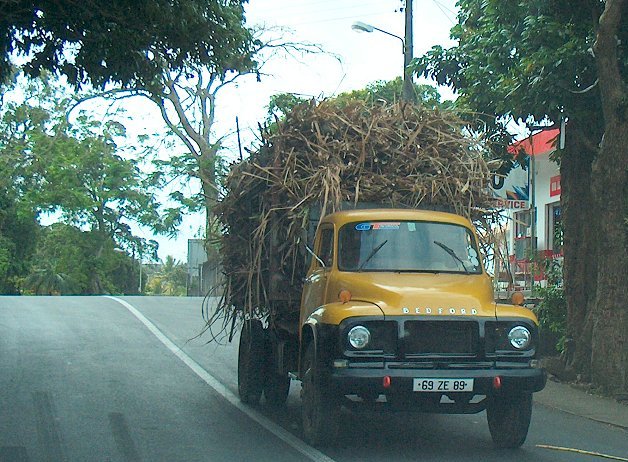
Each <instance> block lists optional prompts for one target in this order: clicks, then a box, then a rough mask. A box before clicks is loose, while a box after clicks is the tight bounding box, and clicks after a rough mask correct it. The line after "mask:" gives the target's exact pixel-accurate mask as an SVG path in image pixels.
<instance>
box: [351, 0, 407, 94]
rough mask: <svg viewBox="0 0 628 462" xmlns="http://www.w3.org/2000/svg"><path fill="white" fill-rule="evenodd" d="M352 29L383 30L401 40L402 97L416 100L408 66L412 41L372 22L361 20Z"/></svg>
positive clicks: (363, 30) (384, 32)
mask: <svg viewBox="0 0 628 462" xmlns="http://www.w3.org/2000/svg"><path fill="white" fill-rule="evenodd" d="M410 3H411V2H410ZM351 29H353V30H354V31H357V32H368V33H371V32H373V31H377V32H381V33H382V34H386V35H390V36H391V37H395V38H396V39H399V40H401V47H402V52H403V87H402V90H401V99H403V100H404V101H415V94H414V88H413V87H412V75H411V73H410V69H409V68H408V66H409V65H410V61H412V45H411V41H408V42H406V40H404V39H403V38H402V37H399V36H398V35H395V34H392V33H390V32H388V31H386V30H384V29H380V28H379V27H375V26H372V25H370V24H366V23H363V22H361V21H356V22H354V23H353V24H352V25H351ZM406 33H407V32H406ZM410 37H411V35H410Z"/></svg>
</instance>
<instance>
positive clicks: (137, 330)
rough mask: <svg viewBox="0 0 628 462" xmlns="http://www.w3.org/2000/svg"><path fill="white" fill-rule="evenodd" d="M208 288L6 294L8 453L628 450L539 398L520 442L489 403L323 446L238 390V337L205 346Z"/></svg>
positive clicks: (552, 455) (409, 456) (608, 431)
mask: <svg viewBox="0 0 628 462" xmlns="http://www.w3.org/2000/svg"><path fill="white" fill-rule="evenodd" d="M201 301H202V300H201V299H200V298H168V297H120V299H119V300H116V299H113V298H107V297H0V462H8V461H11V462H26V461H29V462H32V461H46V462H65V461H81V462H83V461H103V462H104V461H107V462H117V461H122V462H129V461H146V462H152V461H169V462H174V461H182V462H188V461H212V462H214V461H311V460H315V461H318V462H332V461H337V462H341V461H416V460H421V461H432V460H433V461H442V460H448V461H449V460H452V461H454V460H468V461H478V460H482V461H503V460H504V459H509V460H517V461H535V462H536V461H589V462H592V461H594V460H596V459H598V460H603V459H599V458H593V457H592V456H590V455H583V454H576V453H568V452H564V451H550V450H547V449H543V448H539V447H537V446H536V445H541V444H546V445H552V446H561V447H570V448H579V449H584V450H588V451H594V452H599V453H604V454H609V455H615V456H623V457H625V458H626V457H628V443H627V441H628V434H627V433H626V432H625V431H624V430H621V429H617V428H614V427H610V426H607V425H604V424H599V423H595V422H591V421H589V420H586V419H582V418H579V417H575V416H571V415H567V414H564V413H561V412H558V411H554V410H550V409H547V408H543V407H542V406H535V409H534V414H533V421H532V426H531V430H530V435H529V437H528V441H527V442H526V444H525V445H524V446H523V448H522V449H520V450H518V451H516V452H512V451H496V450H494V449H493V448H492V445H491V439H490V435H489V432H488V428H487V425H486V419H485V414H484V413H481V414H477V415H471V416H440V415H411V414H409V415H395V416H385V417H379V418H378V417H377V416H373V415H368V414H360V415H353V414H349V413H347V414H346V415H343V416H342V419H343V422H342V426H343V432H342V435H341V436H340V442H339V443H338V445H337V446H335V447H334V448H330V449H326V450H325V451H324V452H320V451H317V450H315V449H313V448H310V447H309V446H307V445H305V444H304V443H303V442H302V441H301V439H300V433H301V429H300V422H299V399H298V393H299V388H300V386H299V383H298V382H293V384H292V391H291V396H290V398H289V400H288V405H287V408H285V409H284V410H282V411H279V412H278V411H272V410H270V409H268V408H266V407H265V406H264V405H261V406H260V407H258V408H256V409H253V408H250V407H246V406H243V405H241V404H240V403H239V401H238V400H237V398H236V396H237V336H236V339H235V340H236V341H235V342H234V343H233V344H229V345H226V346H220V345H216V344H209V345H207V344H206V342H207V340H208V339H207V338H195V339H193V338H194V337H195V336H197V334H198V333H199V332H200V330H201V328H202V326H203V321H202V317H201Z"/></svg>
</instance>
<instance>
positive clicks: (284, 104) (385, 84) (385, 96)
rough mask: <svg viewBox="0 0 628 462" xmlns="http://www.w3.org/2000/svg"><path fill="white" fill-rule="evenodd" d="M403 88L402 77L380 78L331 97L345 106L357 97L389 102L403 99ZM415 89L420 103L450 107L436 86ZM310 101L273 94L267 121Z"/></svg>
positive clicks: (434, 106) (421, 86) (284, 94)
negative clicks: (443, 100) (359, 87)
mask: <svg viewBox="0 0 628 462" xmlns="http://www.w3.org/2000/svg"><path fill="white" fill-rule="evenodd" d="M402 88H403V80H402V79H401V77H397V78H395V79H393V80H388V81H385V80H378V81H376V82H373V83H370V84H368V85H367V86H366V88H363V89H361V90H353V91H350V92H346V93H341V94H339V95H338V96H336V97H334V98H331V100H332V101H334V103H335V104H337V105H338V106H340V107H344V106H346V105H347V104H349V103H351V102H352V101H355V100H356V99H357V100H362V101H366V102H367V103H368V104H378V103H384V104H388V103H393V102H396V101H400V100H401V93H402ZM414 91H415V93H416V95H417V100H418V102H419V104H422V105H423V106H426V107H428V108H430V109H436V108H439V109H447V108H449V107H450V102H448V101H445V102H441V101H440V94H439V93H438V90H437V89H436V87H434V86H432V85H424V84H415V85H414ZM308 101H310V100H309V99H308V98H302V97H300V96H298V95H294V94H292V93H280V94H277V95H273V96H271V98H270V102H269V103H268V117H267V122H269V123H272V122H273V121H274V120H275V119H277V118H282V117H284V116H285V115H286V114H288V113H289V112H291V111H292V109H294V107H295V106H297V105H299V104H303V103H307V102H308Z"/></svg>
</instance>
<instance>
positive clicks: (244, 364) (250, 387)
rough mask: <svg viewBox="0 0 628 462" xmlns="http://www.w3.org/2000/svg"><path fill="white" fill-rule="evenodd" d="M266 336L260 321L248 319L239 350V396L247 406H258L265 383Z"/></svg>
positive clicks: (243, 329)
mask: <svg viewBox="0 0 628 462" xmlns="http://www.w3.org/2000/svg"><path fill="white" fill-rule="evenodd" d="M266 356H267V355H266V336H265V332H264V328H263V327H262V323H261V321H260V320H258V319H247V320H245V321H244V325H243V326H242V332H241V333H240V344H239V349H238V394H239V395H240V400H241V401H242V402H243V403H245V404H258V403H259V400H260V398H261V396H262V389H263V386H264V381H265V371H266V368H265V362H266Z"/></svg>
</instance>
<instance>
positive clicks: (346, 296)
mask: <svg viewBox="0 0 628 462" xmlns="http://www.w3.org/2000/svg"><path fill="white" fill-rule="evenodd" d="M338 299H339V300H340V301H341V302H342V303H347V302H348V301H350V300H351V292H349V291H348V290H347V289H342V290H341V291H340V292H339V293H338Z"/></svg>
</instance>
